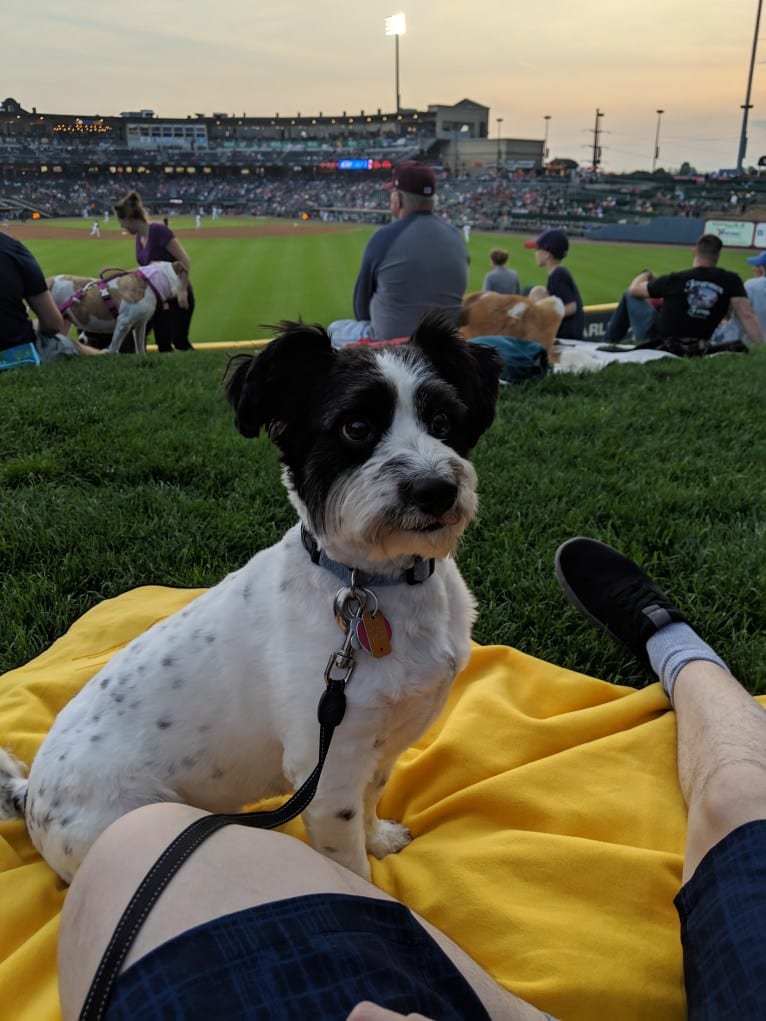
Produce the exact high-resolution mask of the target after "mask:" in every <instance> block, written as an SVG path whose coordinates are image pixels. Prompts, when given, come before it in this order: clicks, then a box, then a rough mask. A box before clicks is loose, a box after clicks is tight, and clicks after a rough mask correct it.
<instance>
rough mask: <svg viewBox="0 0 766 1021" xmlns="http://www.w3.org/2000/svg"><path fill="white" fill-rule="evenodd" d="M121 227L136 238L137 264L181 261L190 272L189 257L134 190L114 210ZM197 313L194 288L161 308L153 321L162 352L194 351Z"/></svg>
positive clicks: (155, 336)
mask: <svg viewBox="0 0 766 1021" xmlns="http://www.w3.org/2000/svg"><path fill="white" fill-rule="evenodd" d="M114 211H115V214H116V216H117V219H118V220H119V221H120V226H121V227H122V229H123V230H125V231H127V232H128V234H133V235H135V238H136V262H137V263H138V265H139V266H147V265H148V264H149V263H150V262H180V263H181V265H182V266H184V267H185V268H186V270H187V272H188V270H189V266H190V263H189V256H188V255H187V254H186V252H185V250H184V248H183V246H182V245H181V243H180V242H179V240H178V238H177V237H176V236H175V234H174V233H173V231H172V230H171V229H170V228H169V227H167V226H166V225H165V224H164V223H158V222H155V221H150V220H149V217H148V216H147V213H146V210H145V209H144V205H143V203H142V201H141V197H140V196H139V194H138V192H136V191H131V192H128V194H127V195H126V196H125V198H124V199H122V200H121V201H120V202H118V203H117V204H116V205H115V207H114ZM193 312H194V294H193V292H192V289H191V286H189V289H188V290H187V291H184V290H182V291H181V292H180V293H179V295H178V299H177V300H176V299H173V300H172V301H169V302H168V303H167V304H166V305H162V306H160V305H157V310H156V312H155V313H154V317H153V319H152V322H151V328H152V329H153V330H154V339H155V340H156V341H157V347H158V349H159V350H160V351H172V350H173V348H175V349H176V351H191V350H193V349H192V346H191V344H190V343H189V326H190V324H191V317H192V314H193Z"/></svg>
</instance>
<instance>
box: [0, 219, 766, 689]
mask: <svg viewBox="0 0 766 1021" xmlns="http://www.w3.org/2000/svg"><path fill="white" fill-rule="evenodd" d="M347 237H353V235H347ZM482 243H483V241H482ZM472 246H473V241H472ZM206 247H209V248H210V249H213V250H215V249H216V247H217V246H215V245H213V244H210V243H208V244H207V245H206ZM264 247H267V246H265V245H264ZM477 247H478V244H477ZM583 247H585V246H583ZM258 248H259V245H258V243H255V244H252V243H249V244H248V249H249V250H250V251H251V255H250V256H249V257H248V258H260V253H259V251H258ZM576 256H577V258H578V259H579V258H580V253H579V252H578V253H576ZM200 258H201V255H200ZM264 261H266V262H267V261H268V258H264ZM639 268H640V267H639ZM281 269H282V271H284V269H285V267H284V265H282V266H281ZM292 269H294V266H293V267H292ZM245 277H247V273H244V274H243V279H244V278H245ZM272 279H276V271H275V274H274V276H273V277H272ZM295 279H296V286H298V284H297V281H298V280H299V274H298V275H296V278H295ZM250 286H251V288H252V290H251V294H253V295H257V294H260V293H262V292H261V291H260V287H258V289H257V290H255V286H256V285H255V282H254V281H253V279H252V275H251V284H250ZM257 300H258V302H259V303H260V302H263V304H264V305H266V304H267V303H268V302H269V301H270V300H271V299H270V298H269V296H268V295H265V296H264V297H262V298H258V299H257ZM213 302H214V299H213V298H212V297H208V298H207V299H206V301H205V302H204V303H205V304H207V305H208V306H211V305H212V304H213ZM289 313H290V310H289V309H284V308H283V309H281V310H280V313H279V315H280V316H281V315H285V314H289ZM224 365H225V356H224V355H222V354H221V353H218V352H214V353H197V354H194V355H185V356H180V355H174V356H172V357H161V356H159V355H149V356H147V357H146V358H140V359H138V358H133V357H124V358H115V359H81V360H78V361H75V362H72V363H63V364H54V365H50V366H45V367H43V368H41V369H38V370H32V369H22V370H18V371H14V372H6V373H1V374H0V401H1V402H2V409H3V411H2V431H1V434H0V522H2V528H1V529H0V577H1V578H2V608H3V612H2V614H1V615H0V671H1V670H3V669H9V668H11V667H14V666H18V665H20V664H22V663H24V662H26V661H27V660H28V659H30V658H31V657H33V656H35V655H37V654H38V653H40V652H41V651H42V650H43V649H45V648H46V647H47V646H48V645H49V644H50V643H51V642H52V641H53V640H54V639H55V638H56V637H58V636H59V635H60V634H62V633H63V632H64V631H65V630H66V628H67V627H69V625H70V624H71V623H72V622H73V621H74V620H75V619H76V618H77V617H78V616H80V615H81V614H82V613H83V612H85V611H86V610H87V609H88V608H89V607H91V606H93V605H94V604H95V603H97V602H98V601H100V600H101V599H103V598H105V597H109V596H114V595H117V594H119V593H120V592H123V591H125V590H126V589H129V588H133V587H135V586H139V585H147V584H160V585H174V586H182V587H197V586H207V585H211V584H213V583H215V582H216V581H217V580H219V579H220V578H221V577H222V576H223V575H224V574H225V573H227V572H228V571H230V570H232V569H234V568H236V567H238V566H239V565H241V564H242V563H243V562H244V561H245V560H246V559H247V558H248V557H249V556H250V555H252V553H253V552H255V551H256V550H257V549H259V548H261V547H263V546H265V545H267V544H270V543H272V542H274V541H275V540H277V539H278V538H279V536H280V535H281V533H282V532H283V530H284V529H285V528H286V526H287V525H288V524H289V523H290V522H291V521H292V520H293V512H292V510H291V508H290V507H289V505H288V503H287V500H286V497H285V495H284V493H283V491H282V488H281V485H280V483H279V481H278V466H277V461H276V456H275V452H274V450H273V448H272V447H271V445H270V444H269V443H268V441H267V440H265V439H258V440H254V441H246V440H244V439H243V438H242V437H240V436H239V435H238V434H237V433H236V432H235V430H234V427H233V425H232V415H231V412H230V410H229V409H228V407H227V406H226V403H225V400H224V398H223V395H222V393H221V391H220V388H219V381H220V377H221V374H222V371H223V368H224ZM764 392H766V350H757V351H753V352H752V353H751V354H749V355H747V356H744V355H729V356H724V357H719V358H712V359H699V360H696V361H694V360H690V361H684V362H679V361H670V360H668V361H660V362H655V363H652V364H651V365H649V366H643V367H641V366H619V367H613V368H608V369H605V370H604V371H602V372H601V373H598V374H595V375H593V376H586V377H571V376H569V377H565V376H554V377H549V378H547V379H545V380H544V381H542V382H538V383H532V384H526V385H523V386H520V387H514V388H504V389H503V391H502V393H501V399H500V407H499V413H498V417H497V421H496V423H495V424H494V425H493V427H492V429H491V430H490V432H489V433H488V434H487V435H486V436H485V437H484V438H483V439H482V440H481V441H480V444H479V446H478V448H477V451H476V456H475V461H476V464H477V468H478V471H479V477H480V493H481V511H480V516H479V519H478V520H477V522H475V524H474V525H473V526H472V528H471V529H470V530H469V533H468V535H467V536H466V538H465V540H464V543H463V545H462V546H461V550H460V554H459V563H460V565H461V568H462V570H463V572H464V574H465V576H466V579H467V581H468V583H469V584H470V586H471V587H472V588H473V589H474V591H475V592H476V594H477V597H478V600H479V607H480V617H479V621H478V624H477V627H476V630H475V636H476V638H477V639H478V640H479V641H480V642H482V643H493V642H498V643H503V644H508V645H512V646H515V647H517V648H519V649H522V650H523V651H525V652H527V653H531V654H533V655H537V656H540V657H542V658H544V659H548V660H551V661H553V662H557V663H561V664H562V665H565V666H568V667H572V668H576V669H579V670H582V671H585V672H589V673H592V674H594V675H596V676H603V677H607V678H611V679H614V680H619V681H623V682H626V683H640V682H641V675H640V673H639V672H638V670H637V668H636V666H635V664H634V663H633V662H632V660H631V658H630V656H629V655H627V653H625V652H624V651H623V650H622V649H621V648H620V647H619V646H618V645H617V644H616V643H614V642H612V641H611V640H610V639H608V638H606V637H604V636H600V635H597V634H596V632H594V631H593V629H591V628H590V627H589V626H588V625H587V624H585V623H584V622H582V621H581V620H580V619H579V618H578V617H577V615H576V614H575V612H574V611H573V610H572V609H571V608H569V606H568V604H567V603H566V601H565V600H564V598H563V596H562V595H561V593H560V592H559V590H558V587H557V586H556V584H555V582H554V579H553V574H552V560H553V554H554V551H555V549H556V547H557V545H558V544H559V543H560V542H561V541H563V540H564V539H566V538H568V537H570V536H572V535H577V534H590V535H594V536H597V537H600V538H602V539H604V540H606V541H611V542H614V543H615V544H617V545H619V547H620V548H622V549H623V550H624V551H625V552H627V553H629V554H631V555H633V556H636V557H637V558H639V559H640V560H641V561H642V562H643V563H644V564H645V565H646V566H647V567H648V568H649V570H650V571H652V572H653V573H654V574H655V575H656V577H657V578H658V579H659V580H660V582H661V583H663V584H665V585H666V586H668V587H669V588H670V589H671V591H672V592H673V593H674V594H675V595H676V596H677V598H678V600H679V602H680V604H681V605H682V607H683V608H684V609H685V610H686V612H687V613H688V614H689V616H690V617H691V618H692V619H693V620H694V621H695V622H697V624H698V625H699V627H700V629H701V631H702V632H703V634H704V635H705V636H706V637H708V638H709V639H710V640H711V641H712V642H713V643H714V644H715V645H716V647H717V648H719V650H720V651H721V653H722V655H723V656H724V657H725V658H726V659H727V660H728V661H729V662H730V664H731V665H732V667H733V668H734V670H735V671H736V672H737V673H738V674H739V675H740V676H741V677H743V678H744V679H746V680H747V682H748V685H749V686H750V688H751V690H754V691H760V692H766V566H765V564H764V548H765V547H764V544H765V541H766V492H765V489H764V484H763V475H764V466H765V463H766V462H765V459H764V453H763V451H764V449H766V416H765V415H764V413H763V394H764ZM246 626H247V622H246V621H243V627H246ZM323 662H324V661H323V660H319V661H318V664H319V666H318V668H319V669H321V668H322V666H323Z"/></svg>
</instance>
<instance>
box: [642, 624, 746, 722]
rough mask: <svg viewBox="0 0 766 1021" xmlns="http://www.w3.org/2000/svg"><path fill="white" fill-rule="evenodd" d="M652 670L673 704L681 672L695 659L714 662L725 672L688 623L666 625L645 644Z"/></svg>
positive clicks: (725, 668) (720, 661)
mask: <svg viewBox="0 0 766 1021" xmlns="http://www.w3.org/2000/svg"><path fill="white" fill-rule="evenodd" d="M646 652H647V655H648V656H649V662H650V663H651V666H652V670H654V672H655V673H656V674H657V676H658V677H659V679H660V684H661V685H662V688H663V690H664V692H665V694H666V695H667V696H668V698H669V699H670V704H671V705H672V704H673V688H674V687H675V684H676V678H677V677H678V675H679V673H680V672H681V669H682V668H683V667H685V666H686V664H687V663H691V661H692V660H694V659H704V660H707V661H708V662H709V663H716V664H717V665H718V666H720V667H723V669H724V670H727V671H728V669H729V668H728V667H727V666H726V664H725V663H724V661H723V660H722V659H721V657H720V656H718V655H716V653H715V652H714V651H713V650H712V649H711V648H710V646H709V645H708V644H707V643H706V642H703V641H702V639H701V638H700V636H699V635H698V634H697V632H696V631H695V630H694V629H693V628H691V627H689V625H688V624H681V623H679V624H666V625H665V627H662V628H660V630H659V631H657V632H656V633H655V634H653V635H652V637H651V638H650V639H649V641H648V642H647V643H646Z"/></svg>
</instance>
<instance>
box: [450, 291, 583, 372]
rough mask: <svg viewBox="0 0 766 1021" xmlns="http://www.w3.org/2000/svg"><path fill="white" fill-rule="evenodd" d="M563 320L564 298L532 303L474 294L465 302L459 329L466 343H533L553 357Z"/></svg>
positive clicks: (508, 296) (487, 293)
mask: <svg viewBox="0 0 766 1021" xmlns="http://www.w3.org/2000/svg"><path fill="white" fill-rule="evenodd" d="M563 318H564V305H563V303H562V301H561V299H560V298H554V297H548V298H543V299H542V300H541V301H532V300H531V299H530V298H524V297H522V296H521V295H517V294H495V292H494V291H474V292H472V293H471V294H466V296H465V297H464V298H463V311H462V313H461V315H460V319H459V321H458V328H459V329H460V332H461V333H462V335H463V336H464V337H465V338H466V340H472V339H473V338H474V337H496V336H499V337H517V338H518V339H519V340H533V341H535V342H536V343H537V344H541V345H542V346H543V347H544V348H545V350H546V351H547V352H548V355H549V357H550V355H551V353H552V350H553V345H554V343H555V341H556V331H557V330H558V328H559V326H560V325H561V320H562V319H563Z"/></svg>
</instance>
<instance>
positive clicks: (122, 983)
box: [59, 538, 766, 1021]
mask: <svg viewBox="0 0 766 1021" xmlns="http://www.w3.org/2000/svg"><path fill="white" fill-rule="evenodd" d="M555 574H556V577H557V579H558V581H559V584H560V585H561V586H562V588H563V589H564V592H565V593H566V595H567V598H568V599H569V600H570V602H571V603H572V604H573V605H574V606H575V608H576V609H577V611H578V612H579V613H580V614H582V615H583V616H584V617H586V618H587V619H588V620H589V621H590V622H591V623H592V624H594V625H596V626H597V627H599V628H600V629H602V630H604V631H606V632H608V633H609V634H610V635H612V636H613V637H615V638H617V639H619V640H621V641H622V642H624V643H625V644H626V645H627V646H628V648H629V649H630V650H631V651H632V652H633V654H634V655H635V656H636V657H637V658H638V660H639V661H640V663H641V664H642V665H643V667H644V668H645V669H646V670H647V672H648V673H650V674H651V676H652V677H653V678H654V679H658V680H659V681H660V684H661V685H662V688H663V690H664V691H665V693H666V695H667V697H668V699H669V701H670V705H671V706H672V707H673V708H674V709H675V716H676V742H677V764H678V779H679V781H680V785H681V790H682V793H683V796H684V799H685V801H686V805H687V808H688V827H687V839H686V849H685V854H684V866H683V875H682V883H683V885H682V887H681V889H680V891H679V893H678V895H677V897H676V908H677V911H678V914H679V919H680V929H681V943H682V946H683V960H684V984H685V987H686V998H687V1008H688V1015H687V1016H688V1018H689V1021H718V1019H723V1018H742V1019H744V1018H752V1019H756V1018H764V1017H766V711H764V709H763V708H762V707H761V706H760V705H759V704H758V703H757V702H756V701H754V699H753V698H752V697H751V696H750V695H749V694H748V693H747V692H746V691H745V690H744V688H742V687H741V686H740V684H739V683H738V682H737V681H736V680H735V678H734V677H733V675H732V674H731V672H730V670H729V669H728V667H727V666H726V664H725V663H724V662H723V660H722V659H721V658H720V657H719V656H718V655H717V653H716V652H715V651H714V650H713V649H712V648H711V647H710V646H709V645H707V643H706V642H704V641H703V639H702V638H701V637H700V636H699V635H698V634H697V632H696V631H695V630H694V629H693V627H692V626H691V625H690V624H689V622H688V621H687V620H686V618H685V617H684V615H683V614H682V613H681V611H680V610H679V609H678V608H677V607H676V606H675V604H674V603H673V602H672V601H671V600H670V598H669V597H668V596H667V595H666V594H665V592H663V590H662V589H661V588H660V587H659V586H658V585H657V584H656V583H655V582H654V581H653V580H652V579H651V578H650V577H649V576H648V575H647V574H645V573H644V571H642V570H641V568H640V567H639V566H638V565H637V564H635V563H634V562H633V561H632V560H630V559H628V558H627V557H625V556H623V555H622V554H621V553H618V552H617V551H616V550H614V549H612V548H611V547H609V546H606V545H605V544H603V543H601V542H598V541H596V540H594V539H587V538H575V539H570V540H568V541H567V542H565V543H563V544H562V545H561V546H560V547H559V549H558V550H557V552H556V556H555ZM647 754H651V749H647ZM673 782H675V780H674V778H673V777H668V783H673ZM206 814H207V813H205V812H202V811H200V810H199V809H195V808H192V807H190V806H188V805H181V804H154V805H149V806H145V807H143V808H139V809H137V810H136V811H134V812H131V813H129V814H128V815H125V816H122V818H120V819H119V820H118V821H117V822H115V823H113V824H112V825H111V826H110V827H109V828H108V829H107V830H106V831H105V832H104V833H103V834H102V835H101V837H99V839H98V840H97V841H96V843H95V844H94V845H93V847H92V848H91V850H90V851H89V852H88V854H87V856H86V858H85V860H84V862H83V865H82V867H81V868H80V870H79V871H78V873H77V875H76V876H75V879H74V882H73V884H72V886H71V889H70V892H69V894H68V896H67V898H66V901H65V903H64V909H63V913H62V918H61V928H60V937H59V986H60V994H61V1006H62V1017H63V1021H74V1019H75V1018H77V1017H78V1016H80V1017H82V1018H83V1019H84V1018H90V1017H96V1016H98V1017H100V1016H102V1014H101V1013H100V1010H101V1008H102V1007H104V1008H105V1015H104V1016H106V1017H107V1018H108V1019H109V1021H120V1019H123V1018H124V1019H126V1021H127V1019H128V1018H135V1017H141V1018H142V1019H144V1021H152V1019H156V1021H160V1019H161V1018H166V1017H169V1016H171V1014H172V1016H173V1017H174V1018H176V1019H178V1021H184V1019H193V1018H201V1017H205V1018H224V1017H225V1018H232V1017H242V1018H244V1017H248V1018H261V1017H263V1018H269V1019H270V1021H292V1019H294V1018H299V1017H300V1018H304V1017H305V1018H311V1019H312V1021H390V1019H396V1018H404V1017H409V1018H420V1019H423V1018H426V1019H427V1018H438V1019H439V1021H460V1019H463V1021H464V1019H467V1018H470V1019H471V1021H486V1019H495V1021H543V1019H544V1018H550V1015H547V1014H544V1013H543V1012H541V1011H539V1010H538V1009H537V1008H535V1007H533V1006H531V1005H530V1004H528V1003H525V1002H524V1001H522V1000H520V999H519V998H518V997H516V996H514V995H513V994H512V993H510V992H508V991H507V990H505V989H504V988H502V987H500V986H499V985H497V984H496V983H495V982H494V980H493V979H492V978H491V977H490V976H489V975H488V974H487V973H486V972H484V971H483V970H482V969H481V968H480V967H479V966H478V965H477V964H476V963H475V962H474V961H473V960H472V959H471V958H470V957H468V956H467V955H466V954H465V953H464V952H463V951H462V950H461V949H460V948H459V947H458V946H457V945H456V944H454V943H453V942H452V941H451V940H450V939H448V938H447V937H446V936H444V935H443V934H442V933H441V932H439V930H438V929H435V928H434V927H433V926H431V925H429V924H428V923H426V922H424V921H423V920H422V919H418V918H416V917H415V916H414V915H413V913H412V912H410V911H409V910H408V909H407V908H406V907H404V906H403V905H402V904H400V903H398V902H397V901H395V900H393V899H392V898H391V897H389V896H388V895H387V894H385V893H384V892H383V891H381V890H379V889H378V888H376V887H374V886H372V885H370V884H369V883H368V882H366V881H365V880H363V879H361V878H360V877H359V876H357V875H355V874H354V873H352V872H349V871H348V870H346V869H344V868H343V867H342V866H340V865H338V864H337V863H336V862H333V861H332V860H330V859H329V858H326V857H324V856H322V855H320V854H318V853H317V852H316V851H314V850H313V849H312V848H310V847H308V846H307V845H306V844H304V843H303V842H301V841H299V840H297V839H295V838H293V837H289V836H286V835H284V834H280V833H275V832H270V831H267V830H259V829H250V828H247V827H242V826H229V827H226V828H225V829H223V830H219V831H218V833H216V834H215V835H214V836H213V837H211V838H210V839H209V840H207V841H205V842H203V843H202V844H201V845H200V846H199V847H198V848H197V850H195V851H194V853H193V854H190V856H189V857H188V858H187V859H186V861H185V864H184V865H183V867H182V869H181V870H180V872H179V873H178V874H177V875H176V876H174V878H173V880H172V882H171V883H170V884H169V885H168V887H167V888H166V889H165V890H164V892H163V893H162V896H161V897H160V898H159V900H158V901H157V903H156V904H155V905H154V907H153V908H151V903H150V904H149V905H148V906H147V909H146V910H147V914H148V918H147V919H146V923H145V924H144V925H143V927H141V928H140V929H139V930H138V933H137V935H136V937H135V942H134V943H133V944H132V947H131V945H130V939H129V940H128V947H130V949H129V951H128V953H129V956H128V957H127V959H126V964H127V967H123V968H122V970H121V974H119V976H118V977H117V979H116V985H115V986H114V988H113V990H112V991H111V992H110V990H108V989H107V990H103V989H102V990H100V998H99V999H98V1000H93V1001H92V1003H91V1001H90V998H89V997H88V990H89V988H90V986H91V981H92V979H93V977H94V975H95V974H96V972H97V969H98V968H99V962H100V960H101V957H102V954H103V952H104V949H105V947H106V945H107V943H109V941H110V939H111V938H112V934H113V931H114V929H115V926H116V925H117V923H118V921H119V919H120V917H121V915H122V912H123V910H124V908H125V905H126V904H127V903H128V901H129V899H130V897H131V895H132V894H133V892H134V889H135V888H136V886H137V885H138V884H139V882H140V881H141V879H142V877H143V875H144V873H145V872H146V871H147V870H148V869H150V868H155V867H161V865H160V863H157V865H156V866H155V861H156V859H157V858H158V856H159V855H161V854H162V853H163V852H164V851H165V848H166V847H167V845H168V844H169V843H170V842H171V840H173V839H174V838H175V837H176V836H177V835H178V834H179V833H180V832H181V831H182V830H184V829H185V828H186V827H187V826H188V825H189V824H190V823H192V822H193V821H195V820H197V819H199V818H201V817H203V816H205V815H206ZM253 863H256V867H254V866H253ZM658 867H662V868H664V867H666V866H665V865H664V864H662V865H658ZM132 935H134V934H131V938H132ZM117 942H118V943H119V942H120V940H119V939H118V940H117ZM126 949H127V948H126ZM86 1001H87V1002H88V1003H90V1005H91V1007H94V1009H93V1010H90V1009H89V1010H88V1011H84V1012H83V1013H82V1015H80V1009H81V1007H82V1005H83V1002H86ZM415 1011H417V1013H414V1012H415Z"/></svg>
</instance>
